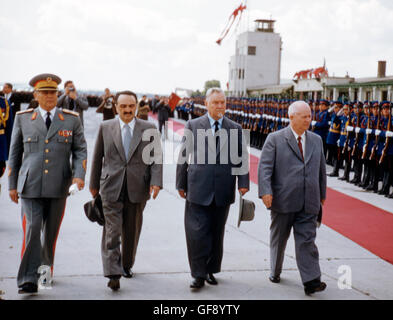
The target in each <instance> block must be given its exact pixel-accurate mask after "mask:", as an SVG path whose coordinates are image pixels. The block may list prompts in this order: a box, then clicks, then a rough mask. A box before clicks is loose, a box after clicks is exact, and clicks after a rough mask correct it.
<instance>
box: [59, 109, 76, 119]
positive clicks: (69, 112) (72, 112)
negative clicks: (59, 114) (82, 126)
mask: <svg viewBox="0 0 393 320" xmlns="http://www.w3.org/2000/svg"><path fill="white" fill-rule="evenodd" d="M62 110H63V112H64V113H68V114H72V115H73V116H75V117H79V113H78V112H75V111H71V110H68V109H62Z"/></svg>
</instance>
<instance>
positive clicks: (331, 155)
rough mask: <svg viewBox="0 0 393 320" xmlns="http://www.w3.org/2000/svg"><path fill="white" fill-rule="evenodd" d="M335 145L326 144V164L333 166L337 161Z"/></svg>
mask: <svg viewBox="0 0 393 320" xmlns="http://www.w3.org/2000/svg"><path fill="white" fill-rule="evenodd" d="M337 148H338V147H337V144H327V150H328V155H327V159H326V163H328V164H330V165H332V166H334V165H335V164H336V161H337Z"/></svg>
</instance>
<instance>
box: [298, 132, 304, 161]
mask: <svg viewBox="0 0 393 320" xmlns="http://www.w3.org/2000/svg"><path fill="white" fill-rule="evenodd" d="M297 145H298V146H299V150H300V154H301V155H302V159H303V161H304V155H303V145H302V137H297Z"/></svg>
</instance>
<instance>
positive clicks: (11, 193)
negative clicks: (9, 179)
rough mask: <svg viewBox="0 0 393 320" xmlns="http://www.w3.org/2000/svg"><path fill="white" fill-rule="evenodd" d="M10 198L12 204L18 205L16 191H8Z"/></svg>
mask: <svg viewBox="0 0 393 320" xmlns="http://www.w3.org/2000/svg"><path fill="white" fill-rule="evenodd" d="M10 198H11V200H12V201H13V202H15V203H18V199H19V196H18V191H16V189H13V190H10Z"/></svg>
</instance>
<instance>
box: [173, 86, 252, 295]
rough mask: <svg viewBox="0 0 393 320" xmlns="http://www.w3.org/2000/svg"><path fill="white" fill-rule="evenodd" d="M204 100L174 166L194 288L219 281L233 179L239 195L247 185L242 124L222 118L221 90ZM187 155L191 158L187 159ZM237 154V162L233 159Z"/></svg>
mask: <svg viewBox="0 0 393 320" xmlns="http://www.w3.org/2000/svg"><path fill="white" fill-rule="evenodd" d="M206 105H207V110H208V113H207V114H205V115H204V116H202V117H200V118H196V119H193V120H190V121H188V122H187V124H186V126H185V129H184V132H185V133H184V136H183V141H182V149H181V152H180V155H179V161H178V164H177V169H176V189H177V190H178V192H179V194H180V196H181V197H182V198H184V199H186V207H185V232H186V240H187V251H188V260H189V264H190V268H191V275H192V277H193V278H194V279H193V281H192V282H191V285H190V287H191V288H192V289H200V288H202V287H203V286H204V283H205V280H206V281H207V282H208V283H209V284H212V285H216V284H217V280H216V279H215V277H214V275H213V274H214V273H218V272H220V271H221V261H222V257H223V242H224V232H225V223H226V220H227V217H228V212H229V207H230V205H231V204H232V203H233V202H234V201H235V190H236V180H237V182H238V189H239V191H240V193H241V194H242V195H244V194H245V193H246V192H248V190H249V187H250V182H249V173H248V154H247V148H246V145H245V144H244V143H243V141H244V140H243V133H242V129H241V127H240V125H238V124H237V123H235V122H233V121H232V120H229V119H228V118H226V117H224V114H225V109H226V100H225V95H224V92H223V91H222V90H221V89H219V88H212V89H209V90H208V92H207V94H206ZM201 133H202V138H201V136H200V134H201ZM233 133H234V135H233ZM204 135H205V136H204ZM225 137H226V138H225ZM211 138H212V139H211ZM199 139H200V140H199ZM209 141H213V144H212V143H209ZM199 142H201V144H200V143H199ZM214 142H215V143H214ZM230 155H231V157H230ZM233 155H235V157H233ZM239 155H240V157H239ZM190 157H191V158H193V159H194V160H193V161H192V160H191V161H190V160H189V158H190ZM236 157H239V159H238V160H239V161H234V158H236ZM211 160H213V161H211ZM236 169H238V170H236ZM236 178H237V179H236Z"/></svg>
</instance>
